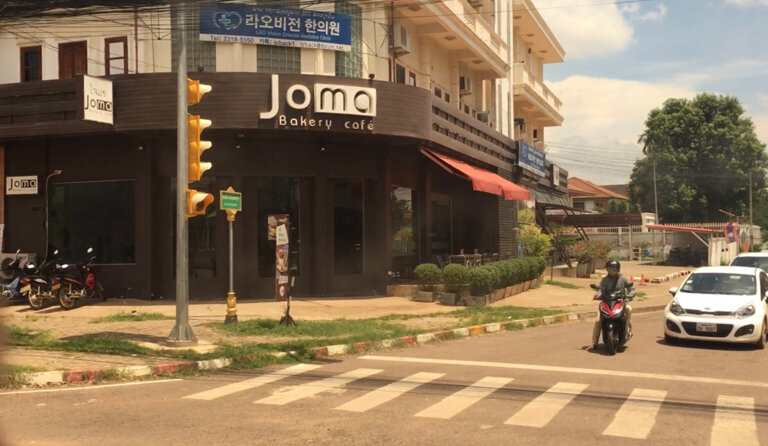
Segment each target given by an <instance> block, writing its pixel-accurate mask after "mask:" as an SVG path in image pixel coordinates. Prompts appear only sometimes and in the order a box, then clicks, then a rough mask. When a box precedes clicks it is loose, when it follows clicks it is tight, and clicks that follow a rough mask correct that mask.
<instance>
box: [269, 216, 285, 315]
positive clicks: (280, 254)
mask: <svg viewBox="0 0 768 446" xmlns="http://www.w3.org/2000/svg"><path fill="white" fill-rule="evenodd" d="M268 222H269V225H270V226H269V229H268V230H267V232H268V234H274V237H275V238H274V240H275V301H277V302H282V301H285V300H288V293H289V292H290V290H289V289H288V287H289V284H288V254H289V253H290V247H289V240H288V223H289V222H288V214H273V215H269V216H268ZM273 223H274V231H273V230H272V226H271V225H272V224H273Z"/></svg>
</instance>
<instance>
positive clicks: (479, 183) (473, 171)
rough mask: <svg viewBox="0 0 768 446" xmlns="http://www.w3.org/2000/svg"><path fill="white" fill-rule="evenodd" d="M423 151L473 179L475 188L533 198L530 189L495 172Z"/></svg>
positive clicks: (455, 173)
mask: <svg viewBox="0 0 768 446" xmlns="http://www.w3.org/2000/svg"><path fill="white" fill-rule="evenodd" d="M421 152H422V153H423V154H424V155H426V156H427V157H428V158H429V159H431V160H432V161H434V162H435V163H436V164H437V165H439V166H440V167H442V168H443V169H445V170H447V171H448V172H450V173H452V174H454V175H456V176H458V177H461V178H464V179H467V180H470V181H472V189H473V190H476V191H480V192H486V193H489V194H493V195H501V196H503V197H504V199H505V200H530V199H531V194H530V192H528V189H526V188H524V187H522V186H518V185H517V184H515V183H513V182H511V181H509V180H507V179H505V178H502V177H501V176H499V175H497V174H495V173H493V172H490V171H487V170H485V169H480V168H479V167H474V166H470V165H469V164H467V163H465V162H462V161H459V160H456V159H453V158H450V157H447V156H445V155H439V154H437V153H435V152H432V151H431V150H427V149H421Z"/></svg>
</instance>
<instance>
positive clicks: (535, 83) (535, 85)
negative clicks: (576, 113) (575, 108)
mask: <svg viewBox="0 0 768 446" xmlns="http://www.w3.org/2000/svg"><path fill="white" fill-rule="evenodd" d="M512 73H513V78H512V79H513V83H514V84H515V86H517V85H525V86H527V87H528V88H529V89H530V90H532V91H533V92H535V93H536V94H537V95H538V96H539V97H540V98H541V99H542V101H543V102H545V103H546V104H547V105H549V106H550V107H551V108H552V110H553V111H554V112H555V113H557V114H558V115H560V108H561V107H562V106H563V102H562V101H561V100H560V98H558V97H557V96H555V94H554V93H553V92H552V90H550V89H549V88H547V86H546V85H544V83H543V82H542V81H540V80H539V79H536V78H535V77H533V76H532V75H531V73H530V72H529V71H528V70H527V69H526V68H525V64H524V63H516V64H513V65H512ZM561 119H562V118H561Z"/></svg>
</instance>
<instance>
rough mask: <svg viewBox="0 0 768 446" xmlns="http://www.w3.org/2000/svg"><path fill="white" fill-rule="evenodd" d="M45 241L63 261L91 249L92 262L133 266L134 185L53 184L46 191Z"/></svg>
mask: <svg viewBox="0 0 768 446" xmlns="http://www.w3.org/2000/svg"><path fill="white" fill-rule="evenodd" d="M50 191H51V193H50V195H49V208H48V229H49V235H48V242H49V245H50V249H51V251H52V250H53V249H58V250H59V257H60V258H61V260H62V261H64V262H79V261H81V260H83V258H84V257H85V251H86V250H87V249H88V248H93V251H94V254H95V255H96V260H95V263H101V264H104V263H134V262H135V261H136V259H135V241H134V237H135V230H134V228H135V225H134V215H135V214H134V207H135V204H134V182H133V181H132V180H124V181H95V182H86V183H56V184H55V185H53V186H52V187H51V188H50Z"/></svg>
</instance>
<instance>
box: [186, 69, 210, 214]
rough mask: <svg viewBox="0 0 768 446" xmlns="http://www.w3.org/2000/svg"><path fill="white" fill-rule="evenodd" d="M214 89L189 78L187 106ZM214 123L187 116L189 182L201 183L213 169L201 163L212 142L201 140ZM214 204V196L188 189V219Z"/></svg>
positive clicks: (198, 100)
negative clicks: (207, 172) (204, 176)
mask: <svg viewBox="0 0 768 446" xmlns="http://www.w3.org/2000/svg"><path fill="white" fill-rule="evenodd" d="M211 90H213V88H212V87H211V86H210V85H206V84H201V83H200V81H198V80H194V79H189V78H187V105H195V104H197V103H198V102H200V99H201V98H202V97H203V95H204V94H206V93H208V92H210V91H211ZM211 124H212V122H211V121H210V120H208V119H202V118H200V116H198V115H192V114H187V181H188V182H190V183H193V182H195V181H200V178H201V177H202V176H203V174H204V173H205V172H206V171H207V170H210V169H211V167H213V164H212V163H209V162H205V161H201V160H200V157H201V155H202V154H203V152H204V151H206V150H208V149H210V148H211V146H212V144H211V142H210V141H203V140H201V139H200V138H201V134H202V133H203V130H205V129H207V128H208V127H210V126H211ZM211 203H213V195H211V194H208V193H205V192H200V191H197V190H194V189H190V188H187V218H190V217H194V216H196V215H205V208H207V207H208V205H210V204H211Z"/></svg>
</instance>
